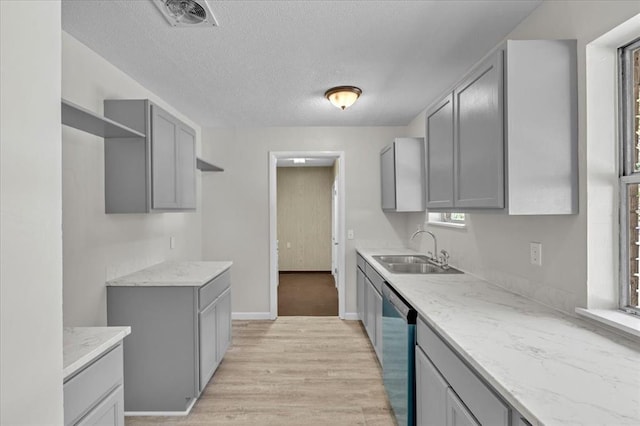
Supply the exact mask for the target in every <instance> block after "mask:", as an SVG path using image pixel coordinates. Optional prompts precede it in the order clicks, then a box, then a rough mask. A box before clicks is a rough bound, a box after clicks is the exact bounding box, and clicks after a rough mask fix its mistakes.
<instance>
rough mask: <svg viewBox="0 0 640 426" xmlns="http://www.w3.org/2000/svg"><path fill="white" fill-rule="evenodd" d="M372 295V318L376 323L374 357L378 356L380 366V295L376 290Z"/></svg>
mask: <svg viewBox="0 0 640 426" xmlns="http://www.w3.org/2000/svg"><path fill="white" fill-rule="evenodd" d="M373 293H374V301H375V309H374V316H375V322H376V327H375V328H376V331H375V334H376V340H375V344H374V348H375V350H376V355H377V356H378V361H380V364H381V365H382V295H381V294H380V293H378V292H377V291H376V290H374V291H373Z"/></svg>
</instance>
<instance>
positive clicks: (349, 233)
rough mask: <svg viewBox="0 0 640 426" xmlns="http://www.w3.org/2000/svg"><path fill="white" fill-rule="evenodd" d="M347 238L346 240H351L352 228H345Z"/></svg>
mask: <svg viewBox="0 0 640 426" xmlns="http://www.w3.org/2000/svg"><path fill="white" fill-rule="evenodd" d="M347 239H348V240H353V229H348V230H347Z"/></svg>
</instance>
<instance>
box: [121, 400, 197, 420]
mask: <svg viewBox="0 0 640 426" xmlns="http://www.w3.org/2000/svg"><path fill="white" fill-rule="evenodd" d="M197 400H198V398H193V399H192V400H191V403H190V404H189V406H188V407H187V409H186V410H184V411H125V412H124V416H125V417H138V416H162V417H164V416H188V415H189V413H190V412H191V409H192V408H193V406H194V405H195V403H196V401H197Z"/></svg>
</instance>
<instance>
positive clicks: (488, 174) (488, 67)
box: [453, 51, 504, 208]
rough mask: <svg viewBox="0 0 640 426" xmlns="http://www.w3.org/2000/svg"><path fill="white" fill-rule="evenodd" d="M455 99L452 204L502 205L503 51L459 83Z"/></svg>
mask: <svg viewBox="0 0 640 426" xmlns="http://www.w3.org/2000/svg"><path fill="white" fill-rule="evenodd" d="M454 99H455V101H454V109H455V115H456V121H455V127H454V140H455V143H454V176H455V179H454V191H453V194H454V205H455V206H456V207H484V208H489V207H490V208H502V207H504V167H503V164H504V143H503V138H502V52H501V51H498V52H496V53H495V54H494V55H493V56H491V57H490V58H488V60H487V61H485V62H484V63H482V64H481V65H480V66H479V67H478V68H477V69H476V70H475V72H473V73H472V74H471V75H470V76H469V77H468V78H467V79H466V80H465V81H464V82H463V83H462V84H461V85H460V86H458V87H457V88H456V89H455V90H454Z"/></svg>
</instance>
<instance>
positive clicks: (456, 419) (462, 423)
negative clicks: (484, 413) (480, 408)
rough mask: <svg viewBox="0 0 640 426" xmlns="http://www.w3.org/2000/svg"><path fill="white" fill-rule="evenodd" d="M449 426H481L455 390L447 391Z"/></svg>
mask: <svg viewBox="0 0 640 426" xmlns="http://www.w3.org/2000/svg"><path fill="white" fill-rule="evenodd" d="M446 424H447V426H480V423H478V422H477V421H476V419H475V418H474V417H473V415H472V414H471V413H470V412H469V410H468V409H467V407H465V405H464V404H463V403H462V401H460V398H458V395H456V394H455V392H453V389H451V388H449V389H447V423H446Z"/></svg>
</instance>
